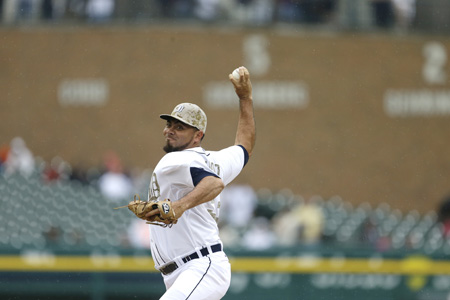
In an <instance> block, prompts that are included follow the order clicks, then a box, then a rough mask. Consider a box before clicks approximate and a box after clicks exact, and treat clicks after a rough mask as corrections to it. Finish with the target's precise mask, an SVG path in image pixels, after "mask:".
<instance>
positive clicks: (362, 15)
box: [337, 0, 372, 30]
mask: <svg viewBox="0 0 450 300" xmlns="http://www.w3.org/2000/svg"><path fill="white" fill-rule="evenodd" d="M369 1H370V0H338V6H337V13H338V22H339V25H340V26H341V27H342V28H343V29H353V30H366V29H368V28H370V26H371V24H372V18H371V10H370V5H369Z"/></svg>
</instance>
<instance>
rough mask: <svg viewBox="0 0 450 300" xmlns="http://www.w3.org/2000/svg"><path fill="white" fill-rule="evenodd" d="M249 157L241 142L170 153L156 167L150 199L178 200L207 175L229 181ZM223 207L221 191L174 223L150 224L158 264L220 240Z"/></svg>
mask: <svg viewBox="0 0 450 300" xmlns="http://www.w3.org/2000/svg"><path fill="white" fill-rule="evenodd" d="M247 160H248V153H247V151H246V150H245V148H244V147H242V146H240V145H238V146H231V147H228V148H225V149H223V150H220V151H205V150H204V149H203V148H201V147H196V148H190V149H186V150H183V151H175V152H170V153H167V154H166V155H165V156H164V157H163V158H162V159H161V160H160V161H159V163H158V164H157V166H156V167H155V169H154V171H153V174H152V179H151V181H150V186H149V192H148V199H149V200H150V199H151V200H164V199H170V200H171V201H177V200H178V199H180V198H182V197H184V196H185V195H186V194H188V193H189V192H191V191H192V190H193V189H194V188H195V186H196V185H197V184H198V183H199V182H200V181H201V179H203V178H204V177H206V176H216V177H219V178H221V179H222V181H223V183H224V184H225V185H227V184H229V183H230V182H231V181H232V180H233V179H234V178H236V176H237V175H238V174H239V173H240V172H241V170H242V168H243V167H244V165H245V164H246V163H247ZM219 208H220V195H219V196H217V197H216V198H215V199H213V200H211V201H209V202H207V203H203V204H201V205H198V206H196V207H194V208H192V209H189V210H187V211H185V212H184V213H183V215H182V216H181V218H180V219H178V223H177V224H174V225H173V226H172V227H166V228H163V227H160V226H154V225H150V247H151V252H152V257H153V260H154V261H155V268H156V269H159V268H160V267H161V266H163V265H165V264H167V263H170V262H173V261H176V260H177V259H179V258H180V257H184V256H186V255H188V254H191V253H192V252H193V251H196V250H198V249H201V248H203V247H207V246H210V245H213V244H217V243H219V242H220V238H219V230H218V226H217V219H218V218H219Z"/></svg>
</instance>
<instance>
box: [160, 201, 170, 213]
mask: <svg viewBox="0 0 450 300" xmlns="http://www.w3.org/2000/svg"><path fill="white" fill-rule="evenodd" d="M162 209H163V211H164V214H166V215H167V214H168V213H169V211H170V206H169V204H167V203H163V205H162Z"/></svg>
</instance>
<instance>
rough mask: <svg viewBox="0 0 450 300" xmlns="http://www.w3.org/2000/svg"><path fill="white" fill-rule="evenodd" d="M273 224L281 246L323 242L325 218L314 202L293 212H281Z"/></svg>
mask: <svg viewBox="0 0 450 300" xmlns="http://www.w3.org/2000/svg"><path fill="white" fill-rule="evenodd" d="M273 222H274V231H275V233H276V235H277V237H278V243H279V244H280V245H283V246H293V245H296V244H299V243H303V244H307V245H313V244H316V243H318V242H320V240H321V234H322V227H323V223H324V216H323V213H322V210H321V208H320V207H318V206H317V205H316V204H315V203H314V202H307V203H305V204H299V205H297V206H295V207H294V208H293V209H292V210H284V211H281V212H280V213H278V214H277V215H276V216H275V217H274V220H273Z"/></svg>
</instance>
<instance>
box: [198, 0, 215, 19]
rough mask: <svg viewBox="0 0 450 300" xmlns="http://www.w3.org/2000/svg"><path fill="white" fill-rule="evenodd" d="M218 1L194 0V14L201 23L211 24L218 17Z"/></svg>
mask: <svg viewBox="0 0 450 300" xmlns="http://www.w3.org/2000/svg"><path fill="white" fill-rule="evenodd" d="M219 3H220V0H196V6H195V9H194V13H195V15H196V16H197V18H199V19H200V20H202V21H205V22H213V21H215V20H216V19H217V18H218V16H219Z"/></svg>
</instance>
